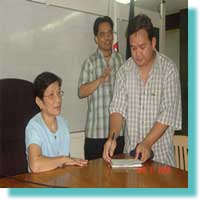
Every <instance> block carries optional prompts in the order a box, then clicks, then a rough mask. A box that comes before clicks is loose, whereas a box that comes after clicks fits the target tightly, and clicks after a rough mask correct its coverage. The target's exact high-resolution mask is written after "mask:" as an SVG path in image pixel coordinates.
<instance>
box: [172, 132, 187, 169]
mask: <svg viewBox="0 0 200 200" xmlns="http://www.w3.org/2000/svg"><path fill="white" fill-rule="evenodd" d="M173 143H174V153H175V158H176V167H177V168H180V169H182V170H186V171H188V137H187V136H183V135H174V137H173Z"/></svg>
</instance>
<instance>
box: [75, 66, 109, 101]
mask: <svg viewBox="0 0 200 200" xmlns="http://www.w3.org/2000/svg"><path fill="white" fill-rule="evenodd" d="M110 73H111V68H105V70H104V72H103V74H102V75H101V76H100V77H99V78H97V79H96V80H94V81H91V82H89V83H85V84H82V85H81V86H80V88H79V97H80V98H84V97H88V96H90V95H91V94H92V93H93V92H94V91H95V90H96V89H97V88H98V87H99V85H101V84H102V83H104V82H106V81H109V75H110Z"/></svg>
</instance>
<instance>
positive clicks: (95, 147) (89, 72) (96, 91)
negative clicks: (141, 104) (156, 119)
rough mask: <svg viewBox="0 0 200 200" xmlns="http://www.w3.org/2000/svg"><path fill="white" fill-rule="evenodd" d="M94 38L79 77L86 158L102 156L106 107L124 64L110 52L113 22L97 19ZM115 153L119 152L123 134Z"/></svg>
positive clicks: (120, 58)
mask: <svg viewBox="0 0 200 200" xmlns="http://www.w3.org/2000/svg"><path fill="white" fill-rule="evenodd" d="M94 36H95V42H96V44H97V45H98V48H97V50H96V52H95V53H93V54H92V55H91V56H90V57H89V58H88V59H86V60H85V62H84V63H83V66H82V70H81V73H80V77H79V86H78V87H79V97H80V98H83V97H87V100H88V112H87V120H86V126H85V135H86V137H85V145H84V151H85V158H86V159H87V160H92V159H96V158H100V157H102V153H103V147H104V144H105V142H106V140H107V138H108V132H109V106H110V102H111V99H112V96H113V88H114V82H115V77H116V73H117V71H118V69H119V67H120V66H121V65H122V64H123V59H122V56H121V55H120V54H119V53H118V52H112V43H113V21H112V20H111V18H110V17H108V16H105V17H98V18H97V19H96V21H95V23H94ZM117 142H118V146H117V148H116V151H115V153H122V152H123V148H124V138H123V136H122V131H121V134H120V137H119V138H118V140H117Z"/></svg>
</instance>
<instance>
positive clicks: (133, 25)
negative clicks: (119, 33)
mask: <svg viewBox="0 0 200 200" xmlns="http://www.w3.org/2000/svg"><path fill="white" fill-rule="evenodd" d="M140 29H144V30H145V31H146V32H147V34H148V38H149V40H150V41H152V38H153V37H154V28H153V24H152V22H151V19H150V18H149V17H148V16H147V15H144V14H139V15H137V16H135V17H134V18H133V19H132V20H130V21H129V24H128V38H129V37H130V36H131V35H132V34H133V33H136V32H138V31H139V30H140Z"/></svg>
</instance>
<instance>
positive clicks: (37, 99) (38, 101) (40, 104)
mask: <svg viewBox="0 0 200 200" xmlns="http://www.w3.org/2000/svg"><path fill="white" fill-rule="evenodd" d="M35 103H36V104H37V106H38V107H39V108H40V110H42V108H43V101H42V100H41V99H40V98H39V97H35Z"/></svg>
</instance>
